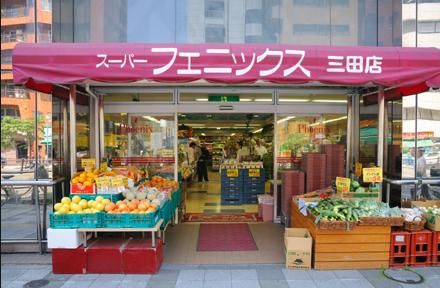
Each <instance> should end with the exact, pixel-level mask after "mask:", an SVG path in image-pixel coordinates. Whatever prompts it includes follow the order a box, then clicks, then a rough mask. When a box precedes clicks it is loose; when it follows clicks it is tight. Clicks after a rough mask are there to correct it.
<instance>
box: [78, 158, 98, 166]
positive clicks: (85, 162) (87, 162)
mask: <svg viewBox="0 0 440 288" xmlns="http://www.w3.org/2000/svg"><path fill="white" fill-rule="evenodd" d="M81 166H82V167H84V168H86V167H92V168H95V167H96V159H95V158H82V159H81Z"/></svg>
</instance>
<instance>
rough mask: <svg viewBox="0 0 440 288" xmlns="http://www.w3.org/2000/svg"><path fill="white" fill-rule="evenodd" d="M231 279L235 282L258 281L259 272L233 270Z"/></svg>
mask: <svg viewBox="0 0 440 288" xmlns="http://www.w3.org/2000/svg"><path fill="white" fill-rule="evenodd" d="M231 278H232V281H234V280H258V276H257V270H254V269H250V270H244V269H243V270H231Z"/></svg>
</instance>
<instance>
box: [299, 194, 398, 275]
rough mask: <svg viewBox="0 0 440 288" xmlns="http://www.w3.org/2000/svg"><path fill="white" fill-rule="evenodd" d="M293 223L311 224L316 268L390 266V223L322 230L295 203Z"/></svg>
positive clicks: (377, 267)
mask: <svg viewBox="0 0 440 288" xmlns="http://www.w3.org/2000/svg"><path fill="white" fill-rule="evenodd" d="M291 227H295V228H307V229H308V230H309V232H310V234H311V235H312V238H313V250H312V253H313V254H312V261H313V266H314V268H315V269H318V270H333V269H380V268H388V267H389V253H390V252H389V250H390V234H391V227H389V226H356V227H355V228H354V229H353V230H350V231H346V230H321V229H318V228H317V227H316V225H315V223H314V222H313V220H312V219H311V218H309V217H306V216H304V215H303V214H302V213H300V211H299V210H298V206H297V204H296V203H295V202H294V201H292V203H291Z"/></svg>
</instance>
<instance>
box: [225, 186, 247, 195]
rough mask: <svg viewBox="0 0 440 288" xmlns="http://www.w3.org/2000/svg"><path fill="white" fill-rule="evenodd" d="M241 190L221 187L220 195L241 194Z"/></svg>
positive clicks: (239, 188)
mask: <svg viewBox="0 0 440 288" xmlns="http://www.w3.org/2000/svg"><path fill="white" fill-rule="evenodd" d="M242 191H243V188H241V187H224V186H222V189H221V192H222V193H242Z"/></svg>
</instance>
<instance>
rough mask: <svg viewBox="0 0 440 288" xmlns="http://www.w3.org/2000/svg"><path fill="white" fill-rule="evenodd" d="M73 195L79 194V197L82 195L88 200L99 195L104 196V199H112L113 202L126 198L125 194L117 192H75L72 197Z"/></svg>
mask: <svg viewBox="0 0 440 288" xmlns="http://www.w3.org/2000/svg"><path fill="white" fill-rule="evenodd" d="M73 196H79V197H81V199H85V200H87V201H89V200H95V199H96V197H98V196H102V197H104V199H110V200H111V201H112V202H117V201H118V200H122V199H124V196H123V195H122V193H117V194H103V193H98V194H80V193H73V194H70V198H72V197H73Z"/></svg>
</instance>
